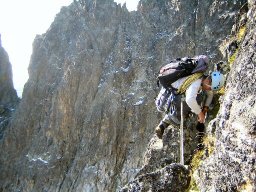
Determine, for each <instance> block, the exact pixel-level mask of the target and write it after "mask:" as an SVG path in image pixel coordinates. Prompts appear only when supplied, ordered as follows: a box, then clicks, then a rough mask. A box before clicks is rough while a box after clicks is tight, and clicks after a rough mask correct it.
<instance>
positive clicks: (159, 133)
mask: <svg viewBox="0 0 256 192" xmlns="http://www.w3.org/2000/svg"><path fill="white" fill-rule="evenodd" d="M168 126H169V124H168V123H166V122H163V121H161V123H160V124H159V125H158V126H157V127H156V129H155V133H156V135H157V137H158V138H159V139H162V137H163V134H164V130H165V128H167V127H168Z"/></svg>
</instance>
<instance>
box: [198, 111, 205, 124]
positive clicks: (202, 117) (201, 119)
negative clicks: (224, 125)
mask: <svg viewBox="0 0 256 192" xmlns="http://www.w3.org/2000/svg"><path fill="white" fill-rule="evenodd" d="M197 120H198V122H199V123H204V121H205V114H204V112H203V111H201V112H200V113H199V114H198V119H197Z"/></svg>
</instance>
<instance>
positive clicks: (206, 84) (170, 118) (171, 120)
mask: <svg viewBox="0 0 256 192" xmlns="http://www.w3.org/2000/svg"><path fill="white" fill-rule="evenodd" d="M204 62H208V57H205V58H204ZM223 85H224V75H223V74H221V73H220V72H219V71H214V72H212V73H211V74H210V75H202V76H201V77H200V78H198V76H197V74H194V75H190V76H187V77H183V78H180V79H178V80H177V81H175V82H173V83H172V84H171V87H172V88H171V90H172V91H170V89H166V88H164V87H162V88H161V91H160V93H159V94H158V96H157V98H156V101H155V103H156V107H157V109H158V111H160V112H165V113H166V114H165V116H164V118H163V119H162V121H161V122H160V124H159V125H158V126H157V128H156V129H155V132H156V134H157V136H158V137H159V138H162V135H163V133H164V130H165V129H166V128H167V127H168V126H169V125H170V124H172V125H174V126H178V125H179V124H180V116H181V112H180V106H181V105H180V104H181V99H182V96H183V95H184V94H177V90H178V91H179V90H181V89H183V91H184V92H183V93H185V98H184V99H185V101H186V102H184V107H183V116H186V114H188V112H189V111H190V110H191V111H192V112H193V113H195V114H196V115H197V117H198V122H199V124H203V123H204V121H205V116H206V113H207V111H208V109H209V105H210V104H211V102H212V99H213V91H217V90H220V89H221V88H222V87H223ZM186 86H187V87H186ZM202 95H205V96H206V99H204V101H202V99H201V101H200V98H202ZM200 96H201V97H200ZM199 129H201V130H199V131H200V132H203V130H202V128H200V126H199Z"/></svg>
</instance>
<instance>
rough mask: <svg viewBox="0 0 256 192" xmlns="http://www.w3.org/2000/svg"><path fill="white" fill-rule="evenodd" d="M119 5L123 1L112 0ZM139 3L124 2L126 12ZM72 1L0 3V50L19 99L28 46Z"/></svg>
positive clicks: (1, 0) (14, 0)
mask: <svg viewBox="0 0 256 192" xmlns="http://www.w3.org/2000/svg"><path fill="white" fill-rule="evenodd" d="M114 1H115V2H117V3H121V4H123V3H124V2H126V0H114ZM138 1H139V0H127V2H126V7H127V9H128V10H129V11H133V10H136V9H137V4H138ZM72 2H73V0H0V34H1V40H2V46H3V47H4V49H5V50H6V51H7V53H8V55H9V60H10V63H11V65H12V71H13V83H14V88H15V89H16V91H17V93H18V96H19V97H21V95H22V90H23V86H24V84H25V83H26V81H27V80H28V73H27V69H28V65H29V61H30V56H31V53H32V44H33V41H34V38H35V36H36V35H37V34H39V35H41V34H43V33H45V32H46V31H47V29H48V28H49V27H50V25H51V23H52V22H53V21H54V18H55V16H56V14H57V13H59V12H60V9H61V7H62V6H68V5H70V4H71V3H72Z"/></svg>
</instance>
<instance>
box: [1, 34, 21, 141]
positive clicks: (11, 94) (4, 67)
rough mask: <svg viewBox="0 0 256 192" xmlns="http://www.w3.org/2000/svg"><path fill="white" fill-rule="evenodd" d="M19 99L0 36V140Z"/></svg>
mask: <svg viewBox="0 0 256 192" xmlns="http://www.w3.org/2000/svg"><path fill="white" fill-rule="evenodd" d="M18 102H19V99H18V96H17V93H16V90H15V89H14V87H13V81H12V66H11V64H10V61H9V57H8V54H7V52H6V51H5V49H4V48H3V47H2V44H1V34H0V139H2V137H3V134H4V132H5V129H6V127H7V125H8V123H9V121H10V119H11V115H12V113H13V112H14V110H15V108H16V105H17V104H18Z"/></svg>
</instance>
